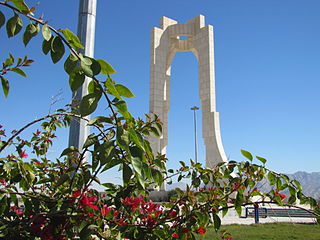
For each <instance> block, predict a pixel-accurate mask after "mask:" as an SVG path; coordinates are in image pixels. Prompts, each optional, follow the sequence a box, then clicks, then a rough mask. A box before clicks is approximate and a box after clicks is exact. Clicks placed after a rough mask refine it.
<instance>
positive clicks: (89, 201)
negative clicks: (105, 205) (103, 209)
mask: <svg viewBox="0 0 320 240" xmlns="http://www.w3.org/2000/svg"><path fill="white" fill-rule="evenodd" d="M96 200H97V198H96V197H88V196H87V195H85V194H82V197H81V199H80V203H81V205H82V206H88V207H91V208H93V209H96V210H97V209H98V207H97V206H96V205H94V204H93V203H94V202H95V201H96Z"/></svg>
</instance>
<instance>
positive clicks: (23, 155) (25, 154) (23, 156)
mask: <svg viewBox="0 0 320 240" xmlns="http://www.w3.org/2000/svg"><path fill="white" fill-rule="evenodd" d="M19 156H20V157H21V158H27V157H28V154H27V153H26V151H23V152H21V153H20V154H19Z"/></svg>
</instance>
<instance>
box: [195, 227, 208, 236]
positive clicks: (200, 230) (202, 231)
mask: <svg viewBox="0 0 320 240" xmlns="http://www.w3.org/2000/svg"><path fill="white" fill-rule="evenodd" d="M206 231H207V230H206V229H205V228H203V227H201V226H200V227H199V228H198V229H197V230H196V231H195V232H196V233H198V234H200V235H203V234H205V233H206Z"/></svg>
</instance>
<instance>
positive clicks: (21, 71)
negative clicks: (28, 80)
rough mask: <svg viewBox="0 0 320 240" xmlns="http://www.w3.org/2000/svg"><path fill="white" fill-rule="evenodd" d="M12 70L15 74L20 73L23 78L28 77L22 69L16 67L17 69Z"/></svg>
mask: <svg viewBox="0 0 320 240" xmlns="http://www.w3.org/2000/svg"><path fill="white" fill-rule="evenodd" d="M11 70H12V71H13V72H15V73H18V74H19V75H21V76H22V77H27V74H25V72H24V71H23V70H22V69H21V68H17V67H15V68H12V69H11Z"/></svg>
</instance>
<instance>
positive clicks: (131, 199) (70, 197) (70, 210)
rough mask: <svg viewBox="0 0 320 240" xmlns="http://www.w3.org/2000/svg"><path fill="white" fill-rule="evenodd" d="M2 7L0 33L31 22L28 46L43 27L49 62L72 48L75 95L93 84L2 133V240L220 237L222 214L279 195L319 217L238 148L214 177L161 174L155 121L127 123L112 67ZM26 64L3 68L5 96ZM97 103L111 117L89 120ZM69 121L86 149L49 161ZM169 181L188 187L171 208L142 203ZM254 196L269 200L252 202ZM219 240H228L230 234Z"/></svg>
mask: <svg viewBox="0 0 320 240" xmlns="http://www.w3.org/2000/svg"><path fill="white" fill-rule="evenodd" d="M0 5H2V6H3V7H7V8H10V9H12V10H13V11H14V15H13V16H12V17H11V18H9V19H8V20H6V17H5V16H4V14H3V13H2V12H0V28H1V27H2V26H3V25H4V24H6V30H7V35H8V36H9V37H13V36H15V35H17V34H18V33H19V32H20V31H21V30H22V29H23V21H22V18H21V16H24V17H26V18H29V19H30V20H31V23H30V24H29V25H27V27H26V28H25V30H24V34H23V42H24V43H25V45H27V44H28V42H29V41H30V40H31V39H32V38H33V37H35V36H36V35H37V34H38V33H39V32H40V28H41V27H42V36H43V44H42V50H43V52H44V54H48V53H49V52H50V56H51V59H52V61H53V62H54V63H56V62H58V61H60V60H61V59H62V58H63V56H64V54H65V48H68V49H69V50H70V52H71V53H70V55H69V56H68V57H67V58H66V60H65V64H64V68H65V71H66V72H67V74H68V75H69V82H70V88H71V90H72V91H75V90H76V89H77V88H79V87H80V86H81V85H82V84H83V82H84V78H85V77H89V78H90V79H91V81H90V83H89V87H88V95H86V96H84V97H83V99H82V100H81V102H80V103H73V104H71V105H68V106H67V107H66V109H60V110H58V111H57V112H56V113H54V114H51V115H48V116H44V117H42V118H39V119H36V120H34V121H32V122H30V123H28V124H27V125H25V126H23V127H22V128H20V129H17V130H12V131H11V134H10V135H9V134H7V132H8V131H7V130H6V129H5V127H3V126H0V153H1V154H3V156H2V157H1V158H0V216H1V218H0V239H41V240H50V239H60V240H62V239H79V238H80V239H92V238H93V237H97V238H99V239H195V236H197V235H204V234H205V233H206V229H207V228H208V227H210V226H212V227H214V228H215V229H216V230H218V229H219V227H220V225H221V220H220V217H219V215H218V214H219V212H222V213H223V215H225V214H226V213H227V211H228V209H230V208H233V207H234V208H235V209H236V211H237V212H238V214H239V215H240V214H241V207H242V206H244V205H247V204H253V203H255V204H258V203H260V202H269V203H277V204H279V205H283V204H284V203H283V202H282V200H283V198H284V196H283V194H281V193H280V192H281V191H283V190H285V189H288V190H289V192H290V196H288V197H287V198H288V203H287V205H290V206H291V205H294V204H295V203H296V201H297V200H299V201H300V202H301V203H306V204H310V206H311V208H312V209H313V211H314V212H315V213H316V214H317V215H318V214H319V206H317V204H316V201H315V200H314V199H312V198H309V197H306V196H304V195H303V193H302V189H301V186H300V184H299V183H298V182H297V181H292V180H290V179H289V178H288V177H287V176H286V175H283V174H277V173H275V172H273V171H270V170H268V169H266V168H265V162H266V160H265V159H264V158H262V157H258V156H257V157H256V159H257V160H259V161H260V163H261V164H262V165H258V164H256V163H254V162H253V160H254V159H253V156H252V155H251V153H249V152H247V151H244V150H242V154H243V155H244V157H246V158H247V160H246V161H244V162H240V163H238V162H235V161H230V162H229V163H221V164H219V165H218V166H216V167H215V168H213V169H209V168H206V167H203V166H202V165H201V164H200V163H195V162H193V161H191V163H190V166H187V165H186V164H185V163H184V162H181V168H179V170H175V171H174V170H171V169H168V170H167V169H166V167H165V163H166V160H167V159H166V158H165V156H164V155H156V156H155V155H154V154H153V153H152V150H151V148H150V144H149V142H148V136H150V135H156V136H160V135H161V127H162V126H161V122H160V121H159V119H158V117H157V116H152V115H148V116H147V119H146V121H143V120H141V119H134V118H133V117H132V116H131V114H130V113H129V111H128V109H127V105H126V102H125V100H124V98H130V97H133V96H134V95H133V94H132V92H131V91H130V90H129V89H128V88H126V87H125V86H123V85H121V84H116V83H115V82H114V81H113V80H112V78H111V75H112V74H113V73H115V70H114V69H113V68H112V67H111V65H110V64H108V63H107V62H106V61H104V60H102V59H98V60H96V59H93V58H89V57H86V56H84V55H82V54H80V53H79V52H78V51H79V49H81V48H82V45H81V43H80V41H79V39H78V38H77V37H76V36H75V35H74V34H73V33H72V32H71V31H70V30H68V29H62V30H59V31H58V30H56V29H54V28H53V27H51V26H49V25H48V24H47V22H46V21H44V20H42V19H41V18H35V17H34V16H33V15H31V13H32V12H33V11H34V8H29V7H28V6H27V4H26V3H25V2H24V1H23V0H11V1H0ZM31 63H32V60H30V59H28V58H24V59H21V58H18V59H16V58H14V57H13V56H12V55H11V54H10V55H9V58H7V59H6V60H5V61H4V63H3V64H2V66H3V68H2V69H1V70H0V78H1V81H2V88H3V92H4V95H5V96H8V93H9V81H8V80H7V79H6V78H5V77H4V75H5V74H9V73H10V72H14V73H18V74H20V75H23V76H24V75H25V74H24V71H23V70H22V69H21V68H22V67H23V68H24V67H29V66H30V64H31ZM101 75H102V76H101ZM103 75H104V76H103ZM98 76H99V77H100V79H103V80H99V79H98ZM103 100H105V103H106V105H107V106H108V109H109V110H110V112H109V113H108V114H105V115H104V116H96V117H95V118H94V119H92V120H91V121H89V120H87V118H85V117H86V116H88V115H90V114H94V112H95V109H96V108H97V105H98V104H101V102H102V101H103ZM72 119H83V120H84V121H87V125H88V126H91V127H92V128H93V129H95V130H94V131H93V133H92V134H90V135H89V136H88V138H87V139H86V141H85V143H84V145H83V148H82V149H77V148H76V147H74V146H70V147H68V148H66V149H64V150H63V151H62V153H61V156H60V158H58V159H49V158H48V157H47V152H48V150H49V149H50V147H51V146H52V143H53V141H54V139H55V138H56V135H55V131H56V129H57V128H61V127H67V126H69V123H70V121H71V120H72ZM38 123H39V124H40V123H41V126H40V127H41V128H40V127H39V128H38V129H36V128H35V129H36V130H35V131H34V133H33V134H32V136H31V138H30V139H22V137H21V133H22V132H23V131H24V130H25V129H27V128H31V127H33V126H36V124H38ZM5 151H12V152H13V153H11V154H9V155H6V154H4V152H5ZM85 155H88V156H89V157H88V161H84V156H85ZM114 167H118V168H119V171H121V173H122V181H123V182H122V184H121V185H116V184H113V183H101V181H100V179H99V176H100V174H101V173H103V172H107V171H109V170H110V169H112V168H114ZM174 176H176V177H178V181H181V180H182V179H184V178H188V179H190V181H191V182H190V184H189V185H188V186H187V189H186V190H184V191H183V190H180V189H176V194H175V195H173V196H171V199H170V202H167V203H161V204H158V203H154V202H152V201H150V200H149V201H147V199H148V189H150V188H154V187H159V186H161V185H162V184H163V183H164V181H165V180H167V181H168V182H170V179H171V178H172V177H174ZM263 179H268V181H269V182H270V184H271V185H272V186H273V189H272V190H271V191H270V192H265V193H263V192H261V191H259V190H258V189H257V186H256V185H257V183H258V182H260V181H261V180H263ZM93 183H96V184H99V185H100V186H101V187H103V188H104V193H103V194H101V193H99V192H98V191H97V190H95V189H93V187H92V184H93ZM195 189H199V191H196V190H195ZM253 196H260V197H261V199H265V200H261V201H258V202H252V199H253V198H252V197H253ZM222 237H223V238H224V239H231V237H230V236H229V235H227V234H225V235H223V236H222Z"/></svg>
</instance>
